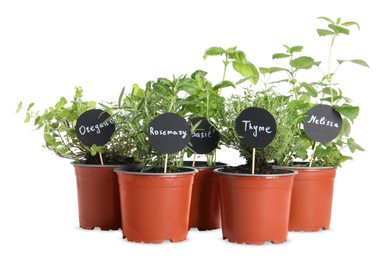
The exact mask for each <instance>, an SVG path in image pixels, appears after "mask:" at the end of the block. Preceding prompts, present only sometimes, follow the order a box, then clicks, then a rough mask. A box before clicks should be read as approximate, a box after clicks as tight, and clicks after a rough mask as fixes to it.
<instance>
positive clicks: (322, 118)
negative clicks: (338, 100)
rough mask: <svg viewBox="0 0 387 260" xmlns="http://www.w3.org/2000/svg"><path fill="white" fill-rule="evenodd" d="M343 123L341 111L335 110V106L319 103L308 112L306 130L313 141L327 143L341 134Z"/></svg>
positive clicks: (305, 123)
mask: <svg viewBox="0 0 387 260" xmlns="http://www.w3.org/2000/svg"><path fill="white" fill-rule="evenodd" d="M342 123H343V120H342V118H341V115H340V113H339V112H337V111H336V110H334V109H333V107H331V106H329V105H317V106H315V107H313V108H312V109H310V110H309V111H308V113H307V114H306V120H305V121H304V131H305V134H306V135H307V136H308V137H309V138H310V139H312V140H313V141H317V142H321V143H326V142H330V141H332V140H333V139H335V138H336V137H337V136H338V135H339V134H340V131H341V128H342Z"/></svg>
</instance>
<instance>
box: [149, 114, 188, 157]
mask: <svg viewBox="0 0 387 260" xmlns="http://www.w3.org/2000/svg"><path fill="white" fill-rule="evenodd" d="M148 136H149V142H150V143H151V145H152V147H153V148H154V149H156V150H157V151H159V152H161V153H166V154H172V153H177V152H179V151H181V150H183V149H184V148H185V147H186V146H187V144H188V142H189V140H190V138H191V132H190V125H189V124H188V122H187V121H186V120H185V119H184V118H183V117H181V116H179V115H177V114H175V113H164V114H161V115H159V116H157V117H156V118H155V119H153V120H152V121H151V123H150V124H149V129H148Z"/></svg>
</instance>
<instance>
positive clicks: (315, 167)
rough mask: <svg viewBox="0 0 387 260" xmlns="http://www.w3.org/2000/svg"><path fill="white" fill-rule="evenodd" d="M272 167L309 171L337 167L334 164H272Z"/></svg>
mask: <svg viewBox="0 0 387 260" xmlns="http://www.w3.org/2000/svg"><path fill="white" fill-rule="evenodd" d="M273 168H276V169H295V170H297V169H299V170H310V171H317V170H326V169H337V167H334V166H312V167H308V166H290V165H289V166H281V165H273Z"/></svg>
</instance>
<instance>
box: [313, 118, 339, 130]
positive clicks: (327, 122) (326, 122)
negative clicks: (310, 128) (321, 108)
mask: <svg viewBox="0 0 387 260" xmlns="http://www.w3.org/2000/svg"><path fill="white" fill-rule="evenodd" d="M307 123H308V124H310V123H312V124H316V125H325V126H329V127H335V128H339V124H338V123H335V122H333V121H330V120H327V119H326V118H325V117H324V116H323V117H321V118H318V117H317V116H315V115H312V116H311V117H310V119H309V121H308V122H307Z"/></svg>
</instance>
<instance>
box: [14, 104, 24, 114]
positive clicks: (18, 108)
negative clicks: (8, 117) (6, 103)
mask: <svg viewBox="0 0 387 260" xmlns="http://www.w3.org/2000/svg"><path fill="white" fill-rule="evenodd" d="M22 106H23V102H21V101H20V102H19V103H18V104H17V108H16V113H19V112H20V110H21V108H22Z"/></svg>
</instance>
